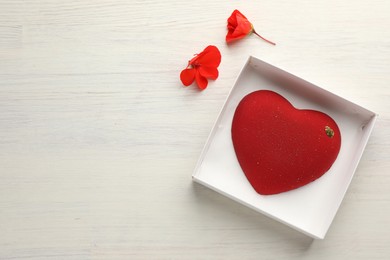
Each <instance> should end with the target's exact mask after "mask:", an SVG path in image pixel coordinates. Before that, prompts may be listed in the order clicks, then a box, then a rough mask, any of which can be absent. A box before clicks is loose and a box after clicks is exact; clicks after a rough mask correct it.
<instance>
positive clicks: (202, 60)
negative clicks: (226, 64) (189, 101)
mask: <svg viewBox="0 0 390 260" xmlns="http://www.w3.org/2000/svg"><path fill="white" fill-rule="evenodd" d="M220 63H221V53H220V52H219V50H218V48H217V47H215V46H213V45H209V46H207V47H206V49H204V50H203V51H202V52H201V53H199V54H197V55H196V56H195V57H194V58H192V59H191V60H190V61H188V66H187V68H185V69H184V70H183V71H182V72H181V73H180V79H181V82H182V83H183V85H184V86H189V85H191V84H192V83H193V82H194V80H195V81H196V83H197V84H198V87H199V88H200V89H202V90H203V89H205V88H206V87H207V84H208V81H207V79H213V80H215V79H217V78H218V69H217V68H218V66H219V64H220Z"/></svg>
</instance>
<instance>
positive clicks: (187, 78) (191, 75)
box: [180, 69, 196, 86]
mask: <svg viewBox="0 0 390 260" xmlns="http://www.w3.org/2000/svg"><path fill="white" fill-rule="evenodd" d="M195 74H196V70H195V69H184V70H182V72H181V73H180V80H181V82H182V83H183V85H184V86H189V85H191V84H192V82H194V79H195Z"/></svg>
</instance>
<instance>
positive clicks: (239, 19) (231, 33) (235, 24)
mask: <svg viewBox="0 0 390 260" xmlns="http://www.w3.org/2000/svg"><path fill="white" fill-rule="evenodd" d="M227 22H228V25H227V29H228V33H227V35H226V42H227V43H230V42H232V41H235V40H239V39H242V38H244V37H245V36H247V35H249V34H251V33H254V34H256V35H257V36H259V37H260V38H261V39H263V40H264V41H266V42H268V43H270V44H273V45H275V43H273V42H271V41H269V40H267V39H265V38H263V37H262V36H260V35H259V34H258V33H257V32H256V31H255V28H253V25H252V24H251V22H249V20H248V19H247V18H246V17H245V16H244V15H243V14H242V13H241V12H240V11H238V10H234V11H233V13H232V14H231V15H230V17H229V18H228V20H227Z"/></svg>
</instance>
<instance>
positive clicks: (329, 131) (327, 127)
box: [325, 126, 334, 138]
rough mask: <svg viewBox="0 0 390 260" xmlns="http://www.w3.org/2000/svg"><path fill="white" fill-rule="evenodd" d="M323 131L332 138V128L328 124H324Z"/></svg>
mask: <svg viewBox="0 0 390 260" xmlns="http://www.w3.org/2000/svg"><path fill="white" fill-rule="evenodd" d="M325 133H326V135H327V136H329V137H330V138H332V137H333V136H334V131H333V129H332V128H330V127H329V126H325Z"/></svg>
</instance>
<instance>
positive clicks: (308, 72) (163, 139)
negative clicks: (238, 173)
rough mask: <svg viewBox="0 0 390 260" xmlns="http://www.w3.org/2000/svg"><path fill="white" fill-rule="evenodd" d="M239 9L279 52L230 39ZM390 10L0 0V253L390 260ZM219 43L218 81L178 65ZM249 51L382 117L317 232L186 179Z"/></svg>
mask: <svg viewBox="0 0 390 260" xmlns="http://www.w3.org/2000/svg"><path fill="white" fill-rule="evenodd" d="M235 8H237V9H240V10H241V11H242V12H243V13H245V14H246V15H247V17H248V18H250V20H251V21H252V23H253V24H254V25H255V28H256V30H257V31H258V32H259V33H261V34H262V35H263V36H265V37H266V38H269V39H270V40H273V41H275V42H276V43H277V45H276V46H275V47H273V46H271V45H268V44H266V43H265V42H262V41H261V40H259V39H258V38H256V37H255V36H250V37H248V38H246V39H244V40H242V41H240V42H237V43H236V44H234V45H232V46H227V45H226V44H225V42H224V37H225V33H226V29H225V25H226V18H227V17H228V16H229V15H230V13H231V12H232V10H234V9H235ZM389 11H390V3H389V2H388V1H386V0H377V1H366V0H358V1H304V0H298V1H286V0H277V1H252V2H251V3H247V2H240V1H233V2H227V1H219V0H217V1H203V0H200V1H178V0H170V1H156V0H148V1H134V0H131V1H127V0H126V1H125V0H122V1H120V0H118V1H109V0H103V1H92V0H81V1H76V0H74V1H58V0H53V1H49V0H41V1H33V0H23V1H22V0H12V1H11V0H2V1H0V259H238V258H239V259H388V257H389V255H390V248H389V246H388V245H389V243H390V239H389V237H390V218H389V217H388V216H389V214H390V189H389V186H390V175H389V169H390V154H389V150H390V130H389V128H390V116H389V113H388V111H390V103H389V102H388V100H389V96H390V90H389V82H390V74H389V73H388V70H389V67H390V30H389V28H390V16H389V15H388V14H389ZM209 44H214V45H217V46H218V47H219V48H220V50H221V53H222V63H221V66H220V77H219V78H218V80H217V81H215V82H210V84H209V88H208V89H207V90H205V91H203V92H199V91H198V90H196V88H195V87H194V86H191V87H188V88H183V87H182V86H181V83H180V81H179V73H180V70H181V69H183V68H184V67H185V66H186V62H187V60H188V59H190V58H191V56H192V55H193V54H194V53H197V52H199V51H201V50H202V49H203V48H204V47H206V46H207V45H209ZM248 55H254V56H256V57H259V58H261V59H264V60H266V61H268V62H270V63H273V64H275V65H278V66H281V67H283V68H285V69H287V70H289V71H291V72H293V73H295V74H297V75H299V76H301V77H302V78H305V79H307V80H309V81H311V82H313V83H315V84H317V85H319V86H322V87H324V88H326V89H328V90H330V91H332V92H334V93H336V94H339V95H341V96H343V97H345V98H347V99H349V100H351V101H354V102H356V103H358V104H360V105H362V106H364V107H367V108H369V109H371V110H373V111H375V112H377V113H378V114H379V115H380V116H379V119H378V122H377V125H376V127H375V129H374V132H373V134H372V137H371V139H370V141H369V143H368V145H367V148H366V150H365V153H364V155H363V158H362V160H361V162H360V164H359V167H358V169H357V172H356V174H355V178H354V180H353V181H352V184H351V186H350V188H349V190H348V192H347V194H346V197H345V199H344V201H343V204H342V206H341V208H340V210H339V212H338V214H337V216H336V218H335V220H334V222H333V224H332V226H331V228H330V230H329V232H328V234H327V237H326V239H325V240H323V241H313V240H311V239H310V238H308V237H306V236H304V235H302V234H300V233H297V232H296V231H293V230H291V229H289V228H288V227H285V226H283V225H281V224H279V223H276V222H274V221H272V220H270V219H268V218H266V217H264V216H262V215H260V214H257V213H255V212H253V211H251V210H250V209H247V208H245V207H243V206H241V205H238V204H237V203H235V202H232V201H230V200H228V199H226V198H224V197H222V196H220V195H218V194H216V193H215V192H212V191H210V190H208V189H206V188H204V187H201V186H199V185H196V184H193V183H192V181H191V173H192V170H193V169H194V166H195V164H196V162H197V159H198V156H199V155H200V152H201V149H202V147H203V144H204V143H205V141H206V139H207V136H208V134H209V131H210V130H211V127H212V125H213V123H214V121H215V119H216V117H217V116H218V113H219V111H220V109H221V108H222V105H223V103H224V101H225V99H226V97H227V95H228V93H229V90H230V88H231V87H232V86H233V83H234V80H235V78H236V77H237V75H238V73H239V71H240V69H241V68H242V66H243V64H244V62H245V61H246V59H247V57H248Z"/></svg>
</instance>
